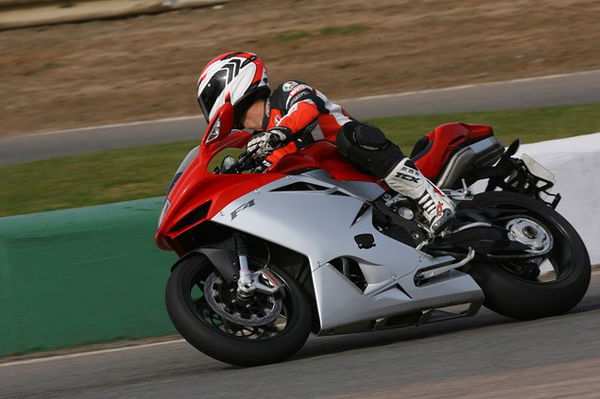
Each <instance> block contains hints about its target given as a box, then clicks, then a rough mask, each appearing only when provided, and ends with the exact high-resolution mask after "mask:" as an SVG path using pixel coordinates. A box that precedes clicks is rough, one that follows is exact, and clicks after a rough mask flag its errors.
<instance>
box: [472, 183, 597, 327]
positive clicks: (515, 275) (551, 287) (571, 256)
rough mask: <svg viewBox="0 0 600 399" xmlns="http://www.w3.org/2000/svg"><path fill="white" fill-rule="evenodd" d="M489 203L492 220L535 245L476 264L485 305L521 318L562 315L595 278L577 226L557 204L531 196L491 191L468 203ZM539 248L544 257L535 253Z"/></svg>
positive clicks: (475, 274)
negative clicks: (522, 254)
mask: <svg viewBox="0 0 600 399" xmlns="http://www.w3.org/2000/svg"><path fill="white" fill-rule="evenodd" d="M463 204H464V206H466V207H469V208H478V207H486V208H490V209H492V210H493V212H494V213H495V214H496V215H497V216H495V217H494V218H493V219H492V220H489V221H490V222H491V223H493V224H495V225H501V226H503V227H505V228H506V229H507V230H508V231H512V233H510V234H512V239H513V240H518V241H519V242H521V243H526V244H528V245H531V247H532V250H531V251H532V252H531V253H529V254H525V255H526V256H527V257H524V258H513V259H502V260H500V259H496V260H490V261H487V260H486V261H485V263H484V262H480V263H474V264H473V265H472V268H471V270H470V274H471V275H472V276H473V278H474V279H475V280H476V281H477V283H478V284H479V285H480V286H481V288H482V289H483V292H484V293H485V297H486V299H485V302H484V305H485V306H486V307H488V308H490V309H491V310H493V311H495V312H497V313H500V314H502V315H505V316H508V317H512V318H516V319H533V318H538V317H546V316H554V315H559V314H562V313H565V312H568V311H569V310H571V309H572V308H573V307H574V306H575V305H577V304H578V303H579V301H581V299H582V298H583V296H584V295H585V292H586V291H587V288H588V286H589V282H590V274H591V268H590V260H589V256H588V253H587V250H586V248H585V245H584V243H583V241H582V240H581V238H580V237H579V234H577V232H576V231H575V229H574V228H573V226H571V224H570V223H569V222H568V221H567V220H566V219H565V218H563V217H562V216H561V215H560V214H558V213H557V212H556V211H555V210H554V209H552V208H550V207H549V206H547V205H545V204H543V203H542V202H540V201H537V200H535V199H533V198H531V197H528V196H525V195H522V194H518V193H512V192H504V191H492V192H486V193H482V194H479V195H477V196H475V198H474V199H473V201H469V202H465V203H463ZM536 251H537V252H539V256H533V255H532V254H535V253H536Z"/></svg>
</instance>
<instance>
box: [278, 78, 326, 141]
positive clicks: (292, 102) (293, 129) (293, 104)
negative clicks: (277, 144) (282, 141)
mask: <svg viewBox="0 0 600 399" xmlns="http://www.w3.org/2000/svg"><path fill="white" fill-rule="evenodd" d="M316 101H318V99H317V94H316V92H315V90H314V89H313V88H312V87H310V86H308V85H306V84H303V83H299V84H298V85H297V86H295V87H294V88H293V89H291V90H290V92H289V95H288V97H287V99H286V109H287V112H286V113H285V115H284V116H283V117H282V118H281V119H280V120H279V122H278V123H277V126H274V127H273V128H272V129H273V130H277V131H280V132H283V133H285V134H286V136H287V139H288V141H289V140H293V139H295V138H296V137H295V135H296V134H297V133H299V132H303V131H304V130H305V129H306V128H310V127H311V125H312V126H314V125H316V123H317V121H318V119H319V116H320V115H321V112H320V111H319V108H318V107H317V104H316Z"/></svg>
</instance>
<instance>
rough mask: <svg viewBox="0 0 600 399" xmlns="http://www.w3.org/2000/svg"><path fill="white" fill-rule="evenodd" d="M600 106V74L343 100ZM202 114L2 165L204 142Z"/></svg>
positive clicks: (57, 138) (46, 147) (34, 152)
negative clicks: (171, 143) (92, 153)
mask: <svg viewBox="0 0 600 399" xmlns="http://www.w3.org/2000/svg"><path fill="white" fill-rule="evenodd" d="M595 102H600V70H597V71H589V72H579V73H574V74H567V75H553V76H545V77H540V78H528V79H518V80H513V81H507V82H498V83H485V84H478V85H467V86H458V87H450V88H445V89H435V90H425V91H418V92H409V93H400V94H391V95H384V96H374V97H363V98H359V99H353V100H346V101H343V100H342V101H340V103H341V104H342V105H343V106H344V107H345V108H346V109H347V110H348V111H349V112H350V113H351V114H352V115H353V116H354V117H356V118H358V119H365V118H377V117H386V116H397V115H416V114H433V113H443V112H461V111H486V110H499V109H517V108H535V107H543V106H550V105H570V104H585V103H595ZM205 126H206V124H205V122H204V120H203V118H202V117H201V116H200V110H198V116H193V117H182V118H171V119H163V120H157V121H147V122H138V123H129V124H120V125H107V126H102V127H90V128H84V129H75V130H67V131H61V132H51V133H43V134H36V135H26V136H16V137H6V138H0V166H4V165H11V164H15V163H19V162H28V161H35V160H39V159H46V158H56V157H62V156H68V155H75V154H83V153H89V152H96V151H103V150H110V149H115V148H126V147H137V146H141V145H149V144H157V143H168V142H176V141H185V140H196V139H199V137H200V134H201V132H202V131H204V128H205Z"/></svg>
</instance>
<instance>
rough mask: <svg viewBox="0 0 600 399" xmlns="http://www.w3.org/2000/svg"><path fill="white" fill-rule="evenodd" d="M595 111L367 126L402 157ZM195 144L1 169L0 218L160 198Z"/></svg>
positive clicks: (559, 132) (587, 127)
mask: <svg viewBox="0 0 600 399" xmlns="http://www.w3.org/2000/svg"><path fill="white" fill-rule="evenodd" d="M599 115H600V104H588V105H577V106H562V107H544V108H536V109H528V110H514V111H494V112H472V113H457V114H437V115H423V116H402V117H394V118H383V119H374V120H371V121H370V122H372V123H374V124H376V125H377V126H379V127H381V128H382V129H383V130H384V131H385V132H386V134H387V135H388V137H390V138H391V139H392V140H393V141H395V142H396V143H398V144H399V145H400V147H401V148H402V149H403V150H404V152H406V153H410V150H411V149H412V146H413V144H414V143H415V142H416V140H417V139H418V138H419V137H421V136H422V135H423V134H424V133H426V132H428V131H430V130H431V129H432V128H434V127H435V126H437V125H440V124H442V123H446V122H452V121H464V122H470V123H483V124H489V125H492V126H493V127H494V129H495V131H496V134H497V136H498V137H499V138H500V140H501V141H502V142H503V143H504V144H508V143H509V142H510V141H512V140H513V139H515V138H517V137H520V138H521V140H522V141H523V142H525V143H527V142H536V141H542V140H551V139H557V138H562V137H570V136H576V135H580V134H586V133H590V132H597V131H600V116H599ZM194 145H197V142H182V143H173V144H161V145H153V146H146V147H138V148H128V149H121V150H112V151H104V152H98V153H94V154H86V155H79V156H72V157H65V158H57V159H50V160H45V161H37V162H30V163H25V164H19V165H13V166H5V167H1V168H0V177H1V182H2V192H1V193H0V216H8V215H15V214H22V213H30V212H38V211H46V210H53V209H63V208H74V207H80V206H88V205H97V204H103V203H108V202H117V201H126V200H132V199H138V198H147V197H154V196H159V195H163V194H164V192H165V189H166V187H167V184H168V182H169V181H170V179H171V176H172V174H173V172H174V171H175V169H176V168H177V166H178V165H179V163H180V161H181V160H182V159H183V157H184V156H185V155H186V154H187V152H188V151H189V150H190V149H191V148H192V147H193V146H194Z"/></svg>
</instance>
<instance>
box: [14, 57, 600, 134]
mask: <svg viewBox="0 0 600 399" xmlns="http://www.w3.org/2000/svg"><path fill="white" fill-rule="evenodd" d="M598 72H600V69H595V70H592V71H582V72H573V73H563V74H555V75H546V76H534V77H530V78H519V79H511V80H504V81H497V82H487V83H474V84H468V85H460V86H451V87H443V88H440V89H427V90H417V91H407V92H403V93H391V94H379V95H375V96H365V97H356V98H346V99H342V100H336V102H338V103H343V102H353V101H363V100H375V99H380V98H390V97H403V96H411V95H415V94H427V93H435V92H444V91H450V90H462V89H469V88H472V87H485V86H494V85H500V84H505V83H522V82H530V81H535V80H547V79H557V78H564V77H567V76H579V75H588V74H593V73H598ZM201 118H202V117H201V115H188V116H178V117H172V118H162V119H150V120H145V121H136V122H126V123H113V124H108V125H99V126H89V127H82V128H75V129H66V130H57V131H52V132H43V133H34V134H31V135H32V136H41V135H51V134H61V133H71V132H79V131H87V130H96V129H108V128H115V127H127V126H139V125H144V124H147V123H168V122H175V121H185V120H193V119H201ZM24 136H25V135H24ZM27 136H29V135H27ZM16 137H18V136H16Z"/></svg>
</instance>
